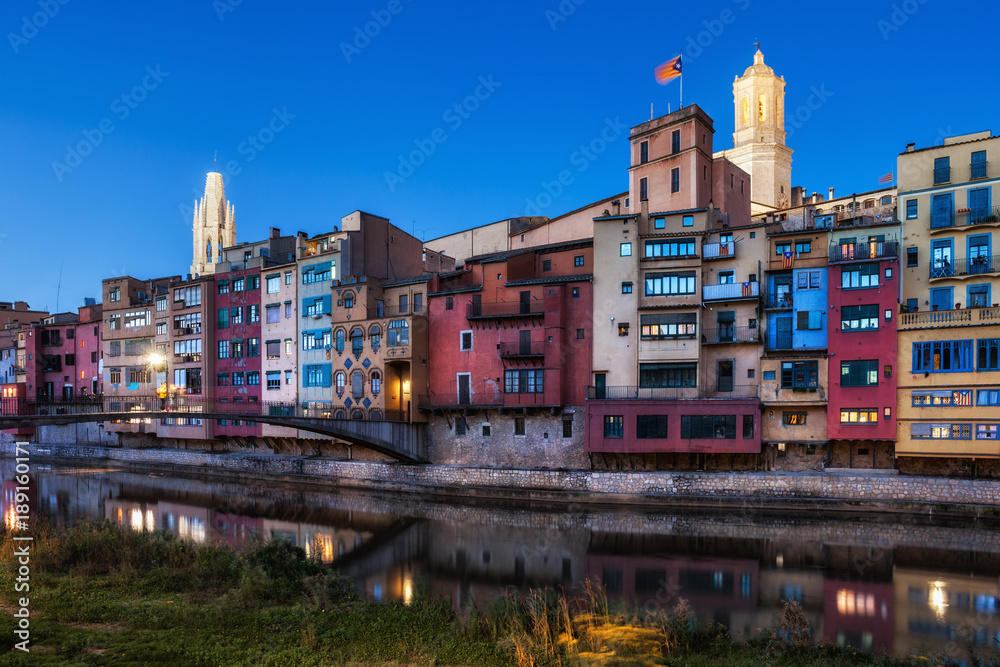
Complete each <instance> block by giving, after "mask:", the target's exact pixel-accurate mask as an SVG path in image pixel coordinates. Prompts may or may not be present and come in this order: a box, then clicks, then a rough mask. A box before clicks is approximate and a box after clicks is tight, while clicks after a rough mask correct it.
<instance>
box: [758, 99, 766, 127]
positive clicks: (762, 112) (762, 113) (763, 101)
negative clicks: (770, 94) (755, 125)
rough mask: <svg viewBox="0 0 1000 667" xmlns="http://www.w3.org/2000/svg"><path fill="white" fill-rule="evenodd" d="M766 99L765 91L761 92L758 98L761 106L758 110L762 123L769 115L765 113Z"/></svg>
mask: <svg viewBox="0 0 1000 667" xmlns="http://www.w3.org/2000/svg"><path fill="white" fill-rule="evenodd" d="M766 100H767V95H766V94H765V93H761V94H760V97H759V98H758V104H759V107H760V108H759V110H758V115H759V117H760V122H761V123H763V122H764V120H765V119H766V116H767V114H766V113H765V107H766V106H767V102H766Z"/></svg>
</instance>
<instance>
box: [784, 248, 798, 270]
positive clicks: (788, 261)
mask: <svg viewBox="0 0 1000 667" xmlns="http://www.w3.org/2000/svg"><path fill="white" fill-rule="evenodd" d="M794 262H795V254H794V253H792V252H786V253H784V254H782V255H781V268H783V269H790V268H792V264H793V263H794Z"/></svg>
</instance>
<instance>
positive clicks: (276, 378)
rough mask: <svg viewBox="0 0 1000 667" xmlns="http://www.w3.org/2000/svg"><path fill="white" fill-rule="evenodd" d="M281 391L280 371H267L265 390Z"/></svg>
mask: <svg viewBox="0 0 1000 667" xmlns="http://www.w3.org/2000/svg"><path fill="white" fill-rule="evenodd" d="M278 389H281V371H267V390H268V391H275V390H278Z"/></svg>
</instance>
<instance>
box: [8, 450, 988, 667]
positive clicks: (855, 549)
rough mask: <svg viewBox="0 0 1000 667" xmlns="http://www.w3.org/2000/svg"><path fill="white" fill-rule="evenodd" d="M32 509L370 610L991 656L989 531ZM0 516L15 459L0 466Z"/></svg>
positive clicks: (752, 514)
mask: <svg viewBox="0 0 1000 667" xmlns="http://www.w3.org/2000/svg"><path fill="white" fill-rule="evenodd" d="M34 468H35V475H34V484H33V488H34V497H33V498H32V503H33V507H35V508H37V509H36V511H39V512H42V513H44V514H47V515H49V517H50V518H51V519H52V521H53V523H54V524H55V525H57V526H62V525H68V524H71V523H73V522H74V521H78V520H81V519H92V518H106V519H110V520H112V521H115V522H117V523H120V524H123V525H128V526H133V527H135V528H147V529H157V530H161V529H162V530H167V531H170V532H172V533H174V534H176V535H178V536H180V537H183V538H187V539H191V540H194V541H197V542H204V541H221V542H225V543H228V544H231V545H233V546H235V547H240V546H243V545H246V544H249V543H251V542H252V541H253V540H255V539H256V536H258V535H260V536H265V537H272V536H273V537H279V538H282V539H287V540H290V541H292V542H294V543H295V544H297V545H300V546H302V547H303V548H305V549H306V550H307V551H308V552H309V553H310V554H314V553H318V555H319V557H320V558H322V559H323V560H324V561H326V562H329V563H332V564H334V565H335V566H337V567H339V568H340V569H341V570H343V571H344V572H345V573H347V574H348V575H349V576H350V577H351V579H352V580H353V581H354V582H355V585H356V586H357V588H358V590H359V591H362V592H364V593H365V594H366V595H368V596H369V597H371V598H374V599H377V600H399V601H402V602H407V601H408V600H410V599H411V598H412V596H413V595H414V593H415V591H416V589H417V588H418V587H423V588H425V589H429V590H430V591H431V592H432V593H434V594H438V595H448V596H450V597H451V598H452V600H453V601H454V604H455V605H456V607H466V606H468V605H469V604H470V603H471V602H472V601H473V600H489V599H491V598H493V597H494V596H496V595H497V594H498V593H500V592H501V591H502V590H503V589H504V588H505V587H517V588H519V589H521V590H527V588H528V587H539V586H562V587H564V588H566V589H567V590H569V591H574V590H580V588H581V587H582V584H583V582H584V581H585V580H586V579H588V578H590V579H600V580H601V581H602V582H603V583H604V585H605V586H606V587H607V589H608V595H609V598H611V599H612V600H616V601H621V602H625V603H627V604H629V605H633V606H641V607H645V608H647V609H651V610H652V609H658V608H671V607H673V605H674V604H675V603H676V602H677V600H678V598H681V597H683V598H684V599H686V600H688V602H689V604H690V605H691V606H692V608H694V609H695V611H696V612H697V614H698V616H699V617H700V618H702V619H704V620H714V621H718V622H721V623H724V624H725V625H727V626H728V627H729V628H730V631H731V633H732V634H733V635H734V636H735V637H738V638H745V637H748V636H752V635H753V634H754V633H756V632H757V631H758V630H759V629H761V628H765V627H773V626H775V625H776V624H777V618H778V614H779V612H780V608H781V602H782V600H788V599H791V600H797V601H799V602H800V603H801V604H802V606H803V608H804V609H805V611H806V614H807V616H808V618H809V621H810V623H811V625H812V628H813V630H814V632H815V634H816V635H817V636H818V637H820V636H821V637H824V638H826V639H827V640H829V641H833V642H837V643H842V644H852V645H855V646H859V647H863V648H867V649H871V650H875V651H880V650H887V651H890V652H893V653H897V654H906V653H909V652H915V651H919V650H921V649H923V650H925V651H927V650H929V651H932V652H937V653H948V654H950V655H952V656H953V657H954V658H956V659H958V660H967V659H968V655H969V654H968V651H967V648H966V647H967V646H969V645H971V646H973V647H974V649H975V650H976V651H977V652H978V653H979V654H980V655H983V656H987V657H1000V654H998V653H997V652H996V648H997V647H998V644H997V641H996V640H995V637H997V636H998V633H1000V618H998V611H1000V590H998V575H1000V526H998V525H997V524H995V523H991V522H985V521H975V520H971V519H932V518H930V517H905V516H885V515H882V516H860V515H846V516H845V515H827V514H823V517H824V518H818V515H819V513H817V512H813V513H802V514H791V513H762V512H758V511H750V510H741V509H739V508H736V509H721V510H712V511H690V510H684V511H675V510H672V509H671V508H670V507H669V506H667V505H658V506H656V507H655V508H650V509H648V510H637V509H618V508H614V509H606V508H597V507H584V506H554V505H551V504H546V503H539V504H530V505H529V504H525V505H520V506H518V505H510V504H504V505H497V504H495V503H478V504H458V503H444V502H437V501H434V500H433V499H429V498H422V497H418V496H395V495H389V494H385V493H378V492H374V493H359V492H316V491H302V490H297V489H296V488H294V487H291V486H287V485H274V486H266V485H262V484H254V485H253V486H252V487H249V488H248V487H247V486H246V485H243V484H237V483H230V482H220V481H202V480H198V479H196V478H194V477H180V476H176V477H170V476H162V475H159V474H142V473H137V472H134V471H124V470H116V469H106V468H102V469H98V468H76V467H59V466H51V467H47V466H40V465H37V464H36V465H35V466H34ZM0 473H2V478H3V480H4V486H3V488H4V506H3V512H4V516H5V517H7V516H8V513H9V512H10V507H9V505H10V501H9V495H8V494H9V492H10V489H11V488H12V487H13V483H12V482H11V481H10V480H12V478H13V475H14V470H13V462H12V461H10V460H4V461H0Z"/></svg>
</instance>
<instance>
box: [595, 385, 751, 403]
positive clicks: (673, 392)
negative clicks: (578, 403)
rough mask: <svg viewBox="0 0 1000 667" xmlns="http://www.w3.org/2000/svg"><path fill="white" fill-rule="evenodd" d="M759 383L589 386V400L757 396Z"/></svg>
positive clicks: (658, 399) (653, 399)
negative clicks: (680, 385)
mask: <svg viewBox="0 0 1000 667" xmlns="http://www.w3.org/2000/svg"><path fill="white" fill-rule="evenodd" d="M756 397H757V385H755V384H746V385H739V384H738V385H730V386H729V387H722V388H720V387H626V386H621V387H587V400H588V401H630V400H631V401H660V400H666V401H673V400H683V399H689V400H690V399H704V398H756Z"/></svg>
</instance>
